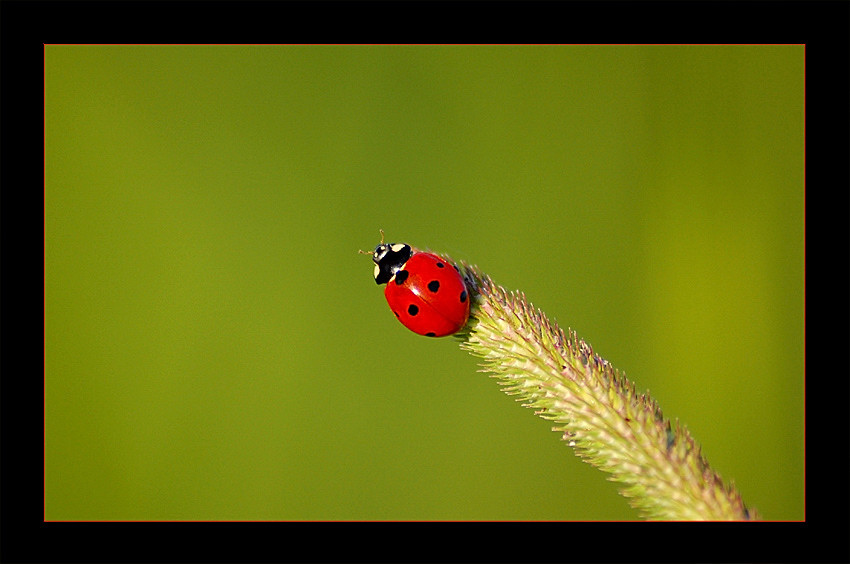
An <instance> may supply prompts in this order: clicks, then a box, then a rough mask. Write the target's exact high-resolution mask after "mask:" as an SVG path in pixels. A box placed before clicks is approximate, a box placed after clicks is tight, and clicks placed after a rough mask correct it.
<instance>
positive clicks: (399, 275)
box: [395, 270, 410, 286]
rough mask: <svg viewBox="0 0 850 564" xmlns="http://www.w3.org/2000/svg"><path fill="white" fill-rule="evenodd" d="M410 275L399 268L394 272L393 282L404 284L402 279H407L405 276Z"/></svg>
mask: <svg viewBox="0 0 850 564" xmlns="http://www.w3.org/2000/svg"><path fill="white" fill-rule="evenodd" d="M408 276H410V273H409V272H408V271H406V270H399V271H398V272H396V273H395V283H396V284H398V285H399V286H401V285H402V284H404V281H405V280H407V277H408Z"/></svg>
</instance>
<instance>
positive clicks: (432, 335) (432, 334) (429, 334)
mask: <svg viewBox="0 0 850 564" xmlns="http://www.w3.org/2000/svg"><path fill="white" fill-rule="evenodd" d="M425 336H426V337H436V336H437V335H436V334H435V333H425Z"/></svg>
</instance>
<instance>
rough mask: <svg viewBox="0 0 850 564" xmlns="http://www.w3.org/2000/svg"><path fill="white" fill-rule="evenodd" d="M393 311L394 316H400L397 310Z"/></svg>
mask: <svg viewBox="0 0 850 564" xmlns="http://www.w3.org/2000/svg"><path fill="white" fill-rule="evenodd" d="M393 313H394V314H395V316H396V317H401V316H400V315H399V314H398V312H397V311H394V312H393Z"/></svg>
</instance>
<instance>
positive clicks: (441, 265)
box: [437, 262, 446, 268]
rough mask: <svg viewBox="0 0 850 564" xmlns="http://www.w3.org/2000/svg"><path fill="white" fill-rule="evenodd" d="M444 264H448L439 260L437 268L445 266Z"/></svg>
mask: <svg viewBox="0 0 850 564" xmlns="http://www.w3.org/2000/svg"><path fill="white" fill-rule="evenodd" d="M444 266H446V265H445V264H443V263H441V262H438V263H437V268H443V267H444Z"/></svg>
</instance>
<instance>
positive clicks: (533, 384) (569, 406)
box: [443, 255, 758, 521]
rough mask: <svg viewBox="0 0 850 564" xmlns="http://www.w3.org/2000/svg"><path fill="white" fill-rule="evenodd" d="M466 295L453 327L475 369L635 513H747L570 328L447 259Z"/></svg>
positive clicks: (689, 441)
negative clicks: (613, 487) (467, 308)
mask: <svg viewBox="0 0 850 564" xmlns="http://www.w3.org/2000/svg"><path fill="white" fill-rule="evenodd" d="M443 258H445V259H446V260H447V261H449V262H450V263H453V264H456V265H457V266H458V268H459V270H460V272H461V274H462V275H463V276H464V278H465V280H466V283H467V285H468V288H469V289H470V294H471V297H472V309H471V313H470V321H469V323H467V326H466V327H465V328H464V329H463V330H462V331H461V332H460V333H458V334H457V335H456V337H457V338H459V339H460V340H461V343H460V346H461V348H463V349H465V350H467V351H469V352H470V353H472V354H473V355H475V356H478V357H481V358H482V359H483V360H482V363H481V365H482V366H483V369H482V372H487V373H489V374H490V375H491V376H492V377H494V378H497V379H498V380H499V383H500V384H501V385H502V390H503V391H504V392H505V393H507V394H509V395H514V396H517V401H522V402H524V403H523V405H524V406H526V407H530V408H532V409H534V410H535V414H537V415H539V416H540V417H542V418H544V419H548V420H550V421H552V422H554V424H555V425H554V427H553V428H552V429H553V430H554V431H557V432H560V433H562V437H563V440H564V441H566V442H567V443H568V444H569V446H571V447H574V448H575V450H576V454H578V456H580V457H581V458H582V459H583V460H584V461H585V462H587V463H589V464H591V465H592V466H595V467H596V468H599V469H600V470H602V471H604V472H607V473H609V474H610V475H611V476H610V479H611V480H613V481H615V482H618V483H619V484H621V488H620V493H621V494H622V495H623V496H625V497H626V498H627V499H628V500H629V503H630V504H631V505H632V506H633V507H635V508H636V509H637V510H638V512H639V514H640V516H641V517H642V518H645V519H652V520H671V521H680V520H712V521H720V520H724V521H725V520H752V519H758V515H757V514H756V512H755V510H753V509H747V507H746V505H745V504H744V502H743V500H742V499H741V495H740V494H739V493H738V491H737V490H736V489H735V487H734V485H732V484H729V485H727V484H725V483H724V482H723V480H722V479H721V478H720V476H719V475H718V474H717V473H716V472H714V471H713V470H712V469H711V467H710V466H709V464H708V462H707V461H706V459H705V458H704V457H703V455H702V453H701V450H700V447H699V445H697V443H696V442H695V441H694V439H693V438H691V436H690V433H689V432H688V431H687V429H686V428H685V427H684V426H682V425H679V424H678V422H676V424H675V425H674V424H671V422H670V421H668V420H667V419H665V418H664V417H663V415H662V413H661V409H660V408H659V407H658V404H657V403H656V402H655V400H653V399H652V398H651V397H650V396H649V395H648V394H645V393H644V394H639V393H638V392H637V391H636V389H635V385H634V384H633V383H632V382H630V381H629V380H627V379H626V378H625V377H624V375H622V374H621V373H620V372H619V371H618V370H615V369H614V368H613V367H612V366H611V364H610V363H608V361H606V360H604V359H602V358H601V357H599V356H598V355H597V354H595V353H594V352H593V349H592V348H591V347H590V345H588V344H587V343H585V342H584V341H583V340H580V339H578V338H577V336H576V334H575V332H573V331H569V332H568V334H566V335H565V334H564V331H563V330H562V329H560V328H559V327H558V325H557V324H555V323H553V322H551V321H549V319H547V317H546V316H545V315H544V314H543V313H542V312H541V311H540V310H538V309H535V308H534V307H533V306H532V305H531V304H530V303H529V302H528V301H527V300H526V299H525V296H524V295H523V294H522V293H521V292H508V291H506V290H505V289H504V288H502V287H500V286H498V285H497V284H495V283H494V282H493V281H492V280H491V279H490V277H489V276H487V275H485V274H483V273H482V272H480V271H479V270H478V269H477V268H476V267H474V266H470V265H467V264H465V263H455V262H454V261H452V260H451V258H450V257H447V256H445V255H443Z"/></svg>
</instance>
